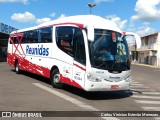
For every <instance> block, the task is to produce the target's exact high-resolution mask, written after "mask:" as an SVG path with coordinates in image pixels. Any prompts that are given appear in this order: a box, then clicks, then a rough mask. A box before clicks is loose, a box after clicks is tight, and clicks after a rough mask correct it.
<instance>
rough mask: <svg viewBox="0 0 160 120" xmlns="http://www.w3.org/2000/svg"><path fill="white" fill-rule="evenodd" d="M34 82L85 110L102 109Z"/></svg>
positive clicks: (110, 118) (114, 118) (114, 119)
mask: <svg viewBox="0 0 160 120" xmlns="http://www.w3.org/2000/svg"><path fill="white" fill-rule="evenodd" d="M32 84H33V85H35V86H37V87H39V88H41V89H43V90H45V91H47V92H50V93H52V94H54V95H56V96H58V97H60V98H63V99H65V100H66V101H68V102H71V103H72V104H74V105H77V106H79V107H80V108H82V109H84V110H87V111H100V110H99V109H97V108H94V107H92V106H90V105H87V104H86V103H83V102H81V101H79V100H77V99H75V98H72V97H70V96H67V95H65V94H63V93H61V92H58V91H56V90H54V89H52V88H49V87H47V86H45V85H42V84H40V83H32ZM101 118H102V119H105V120H120V119H118V118H116V117H101Z"/></svg>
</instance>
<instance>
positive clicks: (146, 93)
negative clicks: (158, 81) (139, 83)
mask: <svg viewBox="0 0 160 120" xmlns="http://www.w3.org/2000/svg"><path fill="white" fill-rule="evenodd" d="M142 94H145V95H160V92H143V93H142Z"/></svg>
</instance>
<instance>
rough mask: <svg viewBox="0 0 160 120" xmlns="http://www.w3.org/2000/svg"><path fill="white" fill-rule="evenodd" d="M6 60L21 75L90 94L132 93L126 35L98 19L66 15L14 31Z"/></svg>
mask: <svg viewBox="0 0 160 120" xmlns="http://www.w3.org/2000/svg"><path fill="white" fill-rule="evenodd" d="M7 62H8V64H9V65H10V66H13V67H14V68H15V71H16V72H17V73H19V72H20V71H21V70H23V71H28V72H32V73H35V74H38V75H41V76H44V77H46V78H49V79H50V80H51V83H52V85H53V87H56V88H61V87H62V86H63V84H68V85H71V86H75V87H77V88H80V89H83V90H85V91H115V90H129V89H130V88H129V86H130V84H131V77H130V71H131V70H130V60H129V50H128V45H127V42H126V40H125V38H124V37H123V35H122V31H121V30H120V29H119V28H118V27H117V26H116V25H115V24H114V23H113V22H111V21H109V20H106V19H104V18H101V17H99V16H94V15H79V16H71V17H65V18H61V19H58V20H54V21H52V22H49V23H44V24H41V25H39V26H36V27H32V28H27V29H22V30H17V31H14V32H12V33H11V34H10V37H9V41H8V57H7Z"/></svg>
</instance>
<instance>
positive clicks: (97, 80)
mask: <svg viewBox="0 0 160 120" xmlns="http://www.w3.org/2000/svg"><path fill="white" fill-rule="evenodd" d="M87 79H88V80H90V81H93V82H101V81H102V79H100V77H96V76H94V75H92V74H90V73H88V74H87Z"/></svg>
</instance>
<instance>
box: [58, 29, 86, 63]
mask: <svg viewBox="0 0 160 120" xmlns="http://www.w3.org/2000/svg"><path fill="white" fill-rule="evenodd" d="M56 42H57V46H58V47H59V48H60V49H61V50H62V51H64V52H65V53H67V54H68V55H70V56H72V57H74V59H75V60H76V61H78V62H80V63H82V64H85V63H86V54H85V45H84V39H83V34H82V30H81V29H79V28H76V27H66V26H65V27H57V28H56Z"/></svg>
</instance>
